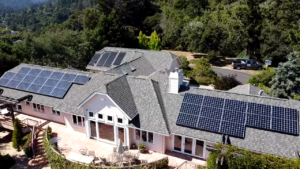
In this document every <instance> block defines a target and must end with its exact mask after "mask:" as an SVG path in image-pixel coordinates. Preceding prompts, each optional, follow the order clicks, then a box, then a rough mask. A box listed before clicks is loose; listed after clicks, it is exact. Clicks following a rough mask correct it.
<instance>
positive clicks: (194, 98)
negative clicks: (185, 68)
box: [183, 93, 203, 105]
mask: <svg viewBox="0 0 300 169" xmlns="http://www.w3.org/2000/svg"><path fill="white" fill-rule="evenodd" d="M202 100H203V96H202V95H197V94H190V93H185V94H184V99H183V102H186V103H193V104H199V105H201V104H202Z"/></svg>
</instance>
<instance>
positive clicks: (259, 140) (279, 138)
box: [163, 89, 300, 158]
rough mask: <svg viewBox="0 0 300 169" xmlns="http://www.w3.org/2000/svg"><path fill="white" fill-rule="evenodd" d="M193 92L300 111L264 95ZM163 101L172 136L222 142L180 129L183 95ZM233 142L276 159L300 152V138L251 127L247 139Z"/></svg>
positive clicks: (216, 137) (215, 136)
mask: <svg viewBox="0 0 300 169" xmlns="http://www.w3.org/2000/svg"><path fill="white" fill-rule="evenodd" d="M189 93H194V94H201V95H207V96H213V97H220V98H225V99H232V100H240V101H247V102H254V103H261V104H268V105H274V106H282V107H290V108H295V109H298V110H299V109H300V104H299V103H298V102H296V101H292V100H283V99H276V98H271V97H263V96H261V97H259V96H251V95H244V94H236V93H230V92H223V91H213V90H205V89H191V90H190V91H189ZM163 98H164V102H165V105H167V106H166V110H167V120H168V124H169V125H170V129H171V133H175V134H181V135H185V136H188V137H193V138H199V139H202V140H206V141H210V142H215V143H217V142H221V141H222V135H221V134H216V133H211V132H207V131H202V130H197V129H191V128H187V127H182V126H177V125H176V120H177V116H178V114H179V110H180V107H181V103H182V100H183V95H178V94H165V95H164V97H163ZM295 103H297V104H295ZM230 141H231V144H232V145H235V146H238V147H239V148H242V149H249V150H251V151H255V152H258V153H265V154H273V155H276V156H283V157H288V158H293V153H292V152H293V151H296V150H298V151H299V150H300V144H299V142H300V137H299V136H292V135H287V134H281V133H277V132H273V131H265V130H260V129H254V128H250V127H246V133H245V138H244V139H241V138H234V137H230Z"/></svg>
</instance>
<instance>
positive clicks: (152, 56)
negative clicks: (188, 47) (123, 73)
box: [87, 47, 177, 75]
mask: <svg viewBox="0 0 300 169" xmlns="http://www.w3.org/2000/svg"><path fill="white" fill-rule="evenodd" d="M104 51H118V52H119V51H120V52H126V55H125V57H124V59H123V60H122V62H121V64H120V65H122V64H124V63H126V62H127V63H128V62H132V61H133V60H135V59H137V58H140V59H141V60H139V59H137V61H136V62H134V63H132V64H133V65H132V66H136V68H140V67H142V66H143V65H144V66H146V68H145V69H146V70H144V71H143V72H140V73H136V74H138V75H143V74H150V73H153V72H154V71H157V70H160V69H162V68H166V69H169V68H170V67H171V64H172V62H173V60H174V59H176V58H177V56H176V55H174V54H172V53H170V52H167V51H151V50H142V49H129V48H117V47H105V48H103V49H102V50H101V51H99V52H104ZM143 57H144V58H145V59H146V60H147V62H146V61H145V60H143ZM149 63H150V64H149ZM134 64H136V65H134ZM146 64H147V65H146ZM115 67H118V66H114V65H112V66H111V67H97V66H90V65H88V66H87V69H92V70H101V71H108V70H110V69H113V68H115ZM153 69H154V70H153ZM138 71H141V70H138ZM151 71H152V72H151ZM111 73H112V72H111ZM128 73H129V72H128ZM132 75H135V74H132Z"/></svg>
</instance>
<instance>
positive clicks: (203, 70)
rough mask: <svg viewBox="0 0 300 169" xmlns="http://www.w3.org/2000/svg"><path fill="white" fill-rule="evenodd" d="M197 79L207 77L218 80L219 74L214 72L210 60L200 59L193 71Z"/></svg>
mask: <svg viewBox="0 0 300 169" xmlns="http://www.w3.org/2000/svg"><path fill="white" fill-rule="evenodd" d="M193 73H194V76H195V77H201V76H206V77H210V78H216V77H217V74H216V73H215V72H214V71H213V70H212V68H211V66H210V63H209V62H208V59H205V58H200V59H199V60H197V62H196V65H195V68H194V69H193Z"/></svg>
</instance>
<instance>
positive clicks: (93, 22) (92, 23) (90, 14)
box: [83, 8, 99, 29]
mask: <svg viewBox="0 0 300 169" xmlns="http://www.w3.org/2000/svg"><path fill="white" fill-rule="evenodd" d="M98 21H99V13H98V11H97V10H96V9H94V8H86V9H84V11H83V27H84V29H95V27H96V26H97V24H98Z"/></svg>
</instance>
